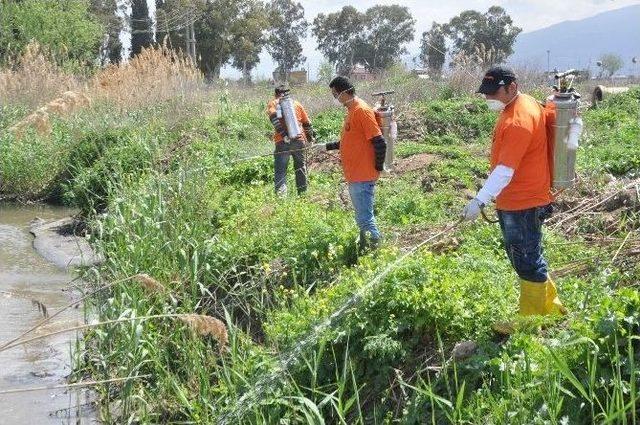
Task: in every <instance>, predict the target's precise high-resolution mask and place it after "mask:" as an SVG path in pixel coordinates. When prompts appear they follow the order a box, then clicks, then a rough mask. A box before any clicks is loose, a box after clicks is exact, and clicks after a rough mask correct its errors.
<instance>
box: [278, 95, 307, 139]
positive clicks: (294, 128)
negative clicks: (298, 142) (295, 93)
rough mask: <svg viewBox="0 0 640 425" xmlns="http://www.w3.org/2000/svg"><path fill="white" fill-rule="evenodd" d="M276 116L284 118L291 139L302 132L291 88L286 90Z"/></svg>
mask: <svg viewBox="0 0 640 425" xmlns="http://www.w3.org/2000/svg"><path fill="white" fill-rule="evenodd" d="M276 116H277V117H278V118H282V119H284V125H285V127H286V129H287V136H289V139H295V138H297V137H298V136H299V135H300V134H302V129H301V128H300V123H299V122H298V117H297V115H296V106H295V102H294V100H293V98H292V97H291V95H290V93H289V90H287V91H285V92H284V93H283V95H282V97H281V98H280V101H279V102H278V106H277V107H276Z"/></svg>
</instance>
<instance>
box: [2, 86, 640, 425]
mask: <svg viewBox="0 0 640 425" xmlns="http://www.w3.org/2000/svg"><path fill="white" fill-rule="evenodd" d="M313 90H315V89H313ZM314 93H315V92H314ZM216 102H217V104H218V108H217V109H216V110H217V112H216V113H215V114H206V116H204V117H203V116H194V117H193V118H191V119H190V120H188V121H186V122H182V123H180V124H178V125H175V124H169V123H167V122H164V121H162V120H160V119H158V118H157V117H158V116H161V115H162V114H160V111H159V110H158V109H149V110H145V111H135V112H127V113H122V112H119V111H116V110H113V109H111V108H109V107H108V106H107V105H98V106H97V107H95V109H93V110H89V111H86V112H85V113H83V114H79V115H77V116H75V117H73V118H71V119H69V120H68V121H59V122H56V123H55V126H54V133H53V135H52V137H51V138H41V137H38V136H36V135H35V134H29V135H28V136H27V137H25V138H24V139H23V140H21V141H16V140H14V139H13V138H12V136H10V135H8V134H6V132H3V133H2V136H0V154H1V155H2V157H3V158H6V159H7V160H6V161H3V162H2V166H1V167H2V168H1V169H0V175H1V176H2V187H1V190H2V193H5V194H6V193H18V194H21V196H23V197H24V198H25V199H31V198H37V197H48V198H50V199H55V200H58V201H60V202H65V203H68V204H71V205H75V206H77V207H79V208H80V210H81V211H82V213H83V214H84V216H85V217H86V219H87V221H88V225H89V229H90V230H91V236H90V238H91V241H92V243H93V245H94V246H95V247H96V249H97V250H98V251H99V252H100V253H101V254H103V255H104V257H105V258H106V262H105V263H104V264H103V265H101V266H99V267H97V268H94V269H90V270H88V271H87V275H86V277H87V279H90V280H91V281H93V282H94V283H95V284H96V285H98V284H100V283H104V282H108V281H111V280H113V279H117V278H124V277H127V276H131V275H133V274H136V273H148V274H150V275H151V276H153V277H155V278H156V279H158V280H159V281H160V282H161V283H162V284H163V285H165V286H166V287H167V288H168V289H169V292H168V293H161V292H158V293H155V294H151V293H148V292H145V291H143V290H142V289H141V288H140V287H139V286H138V285H136V284H135V283H133V282H126V283H122V284H119V285H116V286H114V287H113V288H112V289H110V290H109V291H104V292H103V293H101V294H100V296H98V297H96V298H95V299H93V300H92V302H91V305H90V307H91V309H92V311H93V313H94V314H95V315H96V316H97V317H98V318H99V319H101V320H108V319H116V318H122V317H139V316H146V315H151V314H167V313H192V312H198V313H202V314H210V315H213V316H216V317H219V318H222V319H224V320H225V322H226V323H227V326H228V328H229V337H230V343H229V347H228V350H227V351H220V349H219V348H220V347H218V346H217V343H216V341H215V340H213V339H212V338H209V337H206V338H203V337H200V336H198V335H195V334H194V333H193V332H191V331H189V330H188V329H187V328H185V326H184V325H182V324H180V323H178V322H176V321H173V320H171V319H161V320H149V321H132V322H131V323H127V324H116V325H109V326H107V327H104V328H99V329H96V330H93V331H90V332H88V333H87V334H86V335H85V339H84V345H81V346H79V347H77V350H76V353H75V355H76V361H77V364H76V365H75V366H76V367H75V372H74V377H75V378H81V377H85V376H91V377H92V378H94V379H107V378H112V377H115V376H127V375H134V374H140V375H142V374H149V375H151V377H150V378H148V379H145V380H144V381H131V382H129V383H127V384H126V385H122V386H117V387H116V386H100V387H97V388H96V391H97V394H98V401H99V414H100V416H101V418H102V419H103V420H104V421H105V422H106V423H123V422H137V423H220V421H221V419H222V418H226V419H227V423H256V424H271V423H278V421H283V422H280V423H344V424H351V423H362V424H364V423H367V424H368V423H380V424H382V423H388V424H391V423H403V424H417V423H435V424H440V423H477V421H478V418H483V421H484V422H485V423H495V424H520V423H522V424H525V423H526V424H529V423H540V424H542V423H552V424H561V423H592V422H596V423H629V424H633V423H636V422H637V404H636V401H637V400H635V397H636V396H637V394H636V393H637V391H636V388H637V385H638V379H639V378H640V375H638V370H637V368H636V364H637V362H638V360H639V359H638V352H639V351H638V344H637V334H638V326H639V319H640V312H639V308H638V307H640V301H639V298H638V293H637V289H636V288H635V287H633V286H632V287H622V283H628V282H633V278H632V277H630V275H625V274H626V273H629V271H628V270H617V269H613V270H608V269H607V268H606V266H607V264H606V262H604V264H601V265H598V264H595V265H594V266H593V267H592V269H591V273H590V274H587V275H573V276H571V275H570V276H567V277H564V278H562V279H557V280H558V286H559V291H560V295H561V297H562V299H563V302H564V303H565V305H567V307H568V308H569V309H570V311H571V313H570V314H569V316H567V317H566V318H563V319H559V320H554V319H546V320H529V321H524V322H523V327H522V329H521V330H520V331H519V332H517V333H516V334H515V335H513V336H512V337H511V338H509V339H508V340H505V339H501V338H498V337H496V335H495V334H494V333H493V331H492V330H491V325H492V324H493V323H494V322H495V321H496V320H500V319H508V318H510V317H512V316H513V315H514V313H515V311H516V308H517V280H516V277H515V274H514V273H513V271H512V270H511V268H510V266H509V264H508V260H507V259H506V256H505V254H504V253H503V251H502V248H501V237H500V233H499V229H498V228H497V226H495V225H494V226H490V225H488V224H485V223H483V222H478V223H475V224H473V225H465V226H464V227H462V228H460V229H458V230H457V231H456V233H455V234H454V235H452V236H453V237H455V241H453V242H452V243H451V247H450V248H449V249H445V250H431V249H429V247H425V248H423V249H420V250H419V251H418V252H416V253H415V254H414V255H413V256H411V257H409V258H408V259H407V260H406V261H404V262H402V263H401V264H399V265H398V267H396V268H394V269H393V270H392V271H390V272H389V273H388V274H387V275H386V276H385V277H384V278H383V279H380V281H379V283H378V284H376V285H374V286H371V287H370V286H369V285H370V283H371V282H372V281H374V279H376V276H378V275H379V273H381V272H382V271H383V270H385V269H386V268H387V267H388V266H389V265H390V264H393V262H394V261H396V260H397V259H398V258H399V256H400V255H402V254H403V252H405V251H403V250H404V249H406V246H407V244H409V245H412V244H415V243H416V242H417V241H419V240H420V239H421V238H427V237H429V236H432V235H433V234H435V233H436V232H437V231H438V229H441V228H442V226H444V225H446V224H448V223H450V222H451V221H452V220H453V219H455V217H456V216H457V214H458V213H459V210H460V209H461V208H462V206H463V205H464V202H465V197H466V194H467V192H469V191H474V190H475V189H476V186H477V184H478V181H479V179H482V178H484V177H485V176H486V173H487V170H488V166H487V163H486V161H487V160H486V151H487V149H488V144H489V140H490V134H491V131H492V128H493V122H494V120H495V115H494V114H492V113H490V112H489V111H487V110H486V107H485V106H484V105H483V103H482V102H481V101H479V100H478V99H472V98H455V97H454V98H446V99H438V100H434V101H429V102H427V101H424V100H420V101H418V102H416V103H415V104H414V107H415V110H416V111H417V113H418V115H419V116H420V117H421V120H422V121H421V122H420V125H422V126H424V127H425V128H426V129H427V134H425V135H423V136H422V137H421V138H420V139H419V140H411V141H401V143H400V144H399V145H398V149H397V152H398V156H399V157H408V156H411V155H414V154H416V153H429V154H432V155H434V156H435V160H434V161H433V162H432V163H431V164H430V165H429V166H428V167H426V168H423V169H420V170H415V171H411V172H407V173H404V174H400V175H396V176H394V177H392V178H385V179H383V180H382V181H381V182H380V184H379V185H378V186H377V198H376V202H377V204H376V212H377V217H378V220H379V223H380V226H381V228H382V230H383V233H384V234H385V236H387V242H386V244H385V245H384V246H383V248H382V249H381V250H380V251H378V252H376V253H375V254H367V255H364V256H362V255H359V254H358V252H357V249H356V243H355V238H356V235H357V229H356V226H355V223H354V220H353V217H352V214H353V212H352V211H351V210H350V207H349V205H345V203H343V202H342V200H341V198H340V196H339V192H340V191H341V190H342V186H341V179H340V176H339V175H338V174H335V173H333V174H330V173H325V172H313V173H312V174H311V175H310V190H309V193H307V194H306V195H305V196H304V197H297V196H294V195H290V196H288V197H286V198H284V199H280V198H276V197H275V196H274V195H273V193H272V191H273V189H272V172H273V171H272V159H271V158H270V156H269V155H268V154H269V153H270V152H271V151H272V148H273V145H272V142H271V141H270V140H269V139H268V135H269V133H270V128H269V123H268V120H267V119H266V116H265V114H264V105H262V104H260V103H259V102H256V101H252V100H235V99H228V98H225V97H221V98H220V99H217V100H216ZM634 108H635V109H634ZM10 114H13V116H14V117H18V116H20V115H22V114H24V111H20V110H12V111H11V112H9V113H8V115H10ZM634 114H635V115H634ZM8 115H7V116H8ZM637 116H638V92H637V91H632V92H630V93H629V94H626V95H623V96H620V97H612V98H611V100H608V101H607V102H605V103H604V104H603V106H602V107H601V108H600V109H597V110H593V111H588V112H587V113H586V114H585V121H586V123H587V124H586V125H587V132H586V134H585V137H584V139H585V142H584V143H583V148H582V149H583V150H582V151H581V152H580V167H581V170H582V171H583V172H585V173H587V174H598V173H602V172H605V171H608V172H612V173H614V174H619V175H621V174H625V173H634V172H636V171H637V164H635V162H634V161H635V160H634V159H633V158H634V155H635V154H636V153H637V149H636V148H637ZM634 117H636V118H635V121H634ZM312 118H313V120H314V123H315V126H316V129H317V131H318V134H319V138H320V139H321V140H322V141H328V140H332V139H335V138H336V137H337V136H338V133H339V130H340V127H341V125H342V112H341V111H338V110H335V109H327V110H325V111H320V112H319V113H318V114H316V115H315V116H313V117H312ZM11 121H12V120H11V119H8V118H7V119H6V120H5V121H2V126H4V127H6V126H8V125H9V124H10V122H11ZM612 152H614V153H616V152H617V153H619V154H620V156H619V157H615V156H614V155H613V154H612ZM261 154H266V155H267V156H266V157H263V158H258V159H254V160H250V161H238V159H241V158H246V157H251V156H254V155H261ZM612 167H615V168H612ZM614 171H615V172H614ZM290 178H291V176H290ZM290 183H291V186H293V182H290ZM630 225H631V224H630ZM545 241H546V243H547V253H548V259H549V262H550V264H551V266H552V269H553V268H554V267H559V266H561V265H563V264H567V263H570V262H571V261H573V260H575V259H577V258H586V257H589V256H593V255H596V254H598V251H597V247H595V246H591V245H589V244H586V243H583V242H582V241H581V240H580V239H579V237H572V238H571V239H567V238H566V237H565V236H564V235H562V234H558V233H553V232H547V233H546V234H545ZM568 242H569V243H568ZM357 291H363V294H362V297H361V298H357V300H358V301H359V302H355V303H353V304H349V305H350V306H351V307H350V308H348V309H346V310H344V311H342V310H341V307H342V306H343V305H345V302H347V300H349V299H351V298H352V297H353V294H354V293H355V292H357ZM336 311H341V314H339V315H337V316H332V315H333V314H334V312H336ZM327 323H330V324H331V326H324V325H326V324H327ZM465 339H472V340H474V341H476V342H477V344H478V346H479V348H478V350H477V352H476V353H475V354H474V355H473V356H472V357H470V358H468V359H466V360H463V361H459V362H454V361H452V360H451V358H450V357H451V349H452V347H453V346H454V345H455V343H456V342H458V341H461V340H465ZM284 360H287V361H286V363H285V362H284ZM246 394H249V395H250V396H249V397H248V400H247V396H245V397H244V398H243V395H246ZM241 401H242V403H241V404H240V402H241Z"/></svg>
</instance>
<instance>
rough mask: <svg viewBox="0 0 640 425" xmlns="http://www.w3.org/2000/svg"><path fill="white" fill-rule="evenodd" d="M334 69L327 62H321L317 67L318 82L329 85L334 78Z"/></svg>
mask: <svg viewBox="0 0 640 425" xmlns="http://www.w3.org/2000/svg"><path fill="white" fill-rule="evenodd" d="M334 72H335V68H334V66H333V64H332V63H331V62H329V61H323V62H322V63H321V64H320V66H319V67H318V81H319V82H321V83H323V84H329V82H331V80H332V79H333V77H334V76H335V73H334Z"/></svg>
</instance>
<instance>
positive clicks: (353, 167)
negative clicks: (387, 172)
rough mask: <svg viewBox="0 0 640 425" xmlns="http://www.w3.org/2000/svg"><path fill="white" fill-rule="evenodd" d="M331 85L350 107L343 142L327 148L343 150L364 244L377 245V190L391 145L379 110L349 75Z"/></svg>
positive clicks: (342, 103) (344, 165)
mask: <svg viewBox="0 0 640 425" xmlns="http://www.w3.org/2000/svg"><path fill="white" fill-rule="evenodd" d="M329 88H331V92H332V94H333V97H334V99H335V101H336V103H337V104H339V105H342V106H344V107H345V108H346V109H347V116H346V117H345V119H344V124H343V126H342V132H341V133H340V141H338V142H333V143H327V144H326V145H325V146H326V149H327V150H332V149H340V160H341V162H342V170H343V172H344V177H345V179H346V180H347V183H348V185H349V195H350V197H351V202H352V203H353V208H354V209H355V213H356V223H357V224H358V227H359V229H360V246H361V247H362V248H364V247H371V248H377V247H378V245H379V243H380V238H381V237H380V231H379V230H378V227H377V225H376V220H375V216H374V214H373V203H374V190H375V186H376V181H377V180H378V177H379V176H380V171H382V170H383V166H384V156H385V153H386V149H387V145H386V142H385V140H384V138H383V137H382V132H381V130H380V126H379V125H378V122H377V121H376V115H375V112H374V111H373V109H372V108H371V107H370V106H369V105H367V103H366V102H365V101H363V100H362V99H360V98H358V97H357V96H356V89H355V87H354V86H353V84H351V82H350V81H349V80H348V79H347V78H345V77H336V78H334V79H333V80H332V81H331V83H329Z"/></svg>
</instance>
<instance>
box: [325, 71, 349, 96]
mask: <svg viewBox="0 0 640 425" xmlns="http://www.w3.org/2000/svg"><path fill="white" fill-rule="evenodd" d="M329 88H331V89H336V91H337V92H338V93H342V92H346V93H349V94H350V95H352V96H353V95H354V94H356V88H355V87H354V86H353V84H351V81H349V79H348V78H347V77H342V76H338V77H336V78H334V79H333V80H331V82H330V83H329Z"/></svg>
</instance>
